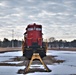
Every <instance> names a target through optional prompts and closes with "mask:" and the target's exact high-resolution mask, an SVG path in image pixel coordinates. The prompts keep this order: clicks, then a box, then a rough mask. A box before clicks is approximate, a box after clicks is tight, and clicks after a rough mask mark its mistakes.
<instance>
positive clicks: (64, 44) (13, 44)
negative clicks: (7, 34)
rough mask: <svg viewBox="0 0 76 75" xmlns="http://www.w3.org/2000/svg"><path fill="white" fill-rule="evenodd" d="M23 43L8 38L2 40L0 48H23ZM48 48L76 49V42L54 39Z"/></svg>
mask: <svg viewBox="0 0 76 75" xmlns="http://www.w3.org/2000/svg"><path fill="white" fill-rule="evenodd" d="M21 46H22V41H21V40H17V39H14V40H9V39H7V38H4V39H3V41H1V40H0V47H21ZM48 47H50V48H52V47H59V48H60V47H76V40H73V41H70V42H68V41H66V40H65V41H63V40H55V39H52V41H49V42H48Z"/></svg>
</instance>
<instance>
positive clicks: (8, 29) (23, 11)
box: [0, 0, 76, 41]
mask: <svg viewBox="0 0 76 75" xmlns="http://www.w3.org/2000/svg"><path fill="white" fill-rule="evenodd" d="M32 23H37V24H41V25H42V27H43V34H44V35H43V37H44V38H47V39H48V38H50V37H55V39H63V40H68V41H71V40H73V39H76V0H0V39H3V38H4V37H5V38H8V39H12V30H14V32H13V34H14V38H16V39H23V33H24V32H25V28H26V27H27V25H28V24H32Z"/></svg>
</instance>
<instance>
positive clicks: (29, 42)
mask: <svg viewBox="0 0 76 75" xmlns="http://www.w3.org/2000/svg"><path fill="white" fill-rule="evenodd" d="M42 35H43V33H42V26H41V25H37V24H35V23H34V24H29V25H28V26H27V28H26V32H25V33H24V43H23V56H25V57H27V58H31V57H32V55H33V53H39V55H40V57H41V58H43V57H44V56H46V47H45V46H43V38H42Z"/></svg>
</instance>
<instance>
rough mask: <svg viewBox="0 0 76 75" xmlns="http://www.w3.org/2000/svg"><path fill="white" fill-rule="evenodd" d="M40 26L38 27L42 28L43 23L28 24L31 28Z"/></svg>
mask: <svg viewBox="0 0 76 75" xmlns="http://www.w3.org/2000/svg"><path fill="white" fill-rule="evenodd" d="M34 26H35V27H38V28H42V25H38V24H36V23H34V24H29V25H28V26H27V28H31V27H34Z"/></svg>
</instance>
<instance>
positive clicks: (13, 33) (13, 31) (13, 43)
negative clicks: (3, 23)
mask: <svg viewBox="0 0 76 75" xmlns="http://www.w3.org/2000/svg"><path fill="white" fill-rule="evenodd" d="M13 40H14V30H13V29H12V47H14V41H13Z"/></svg>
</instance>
